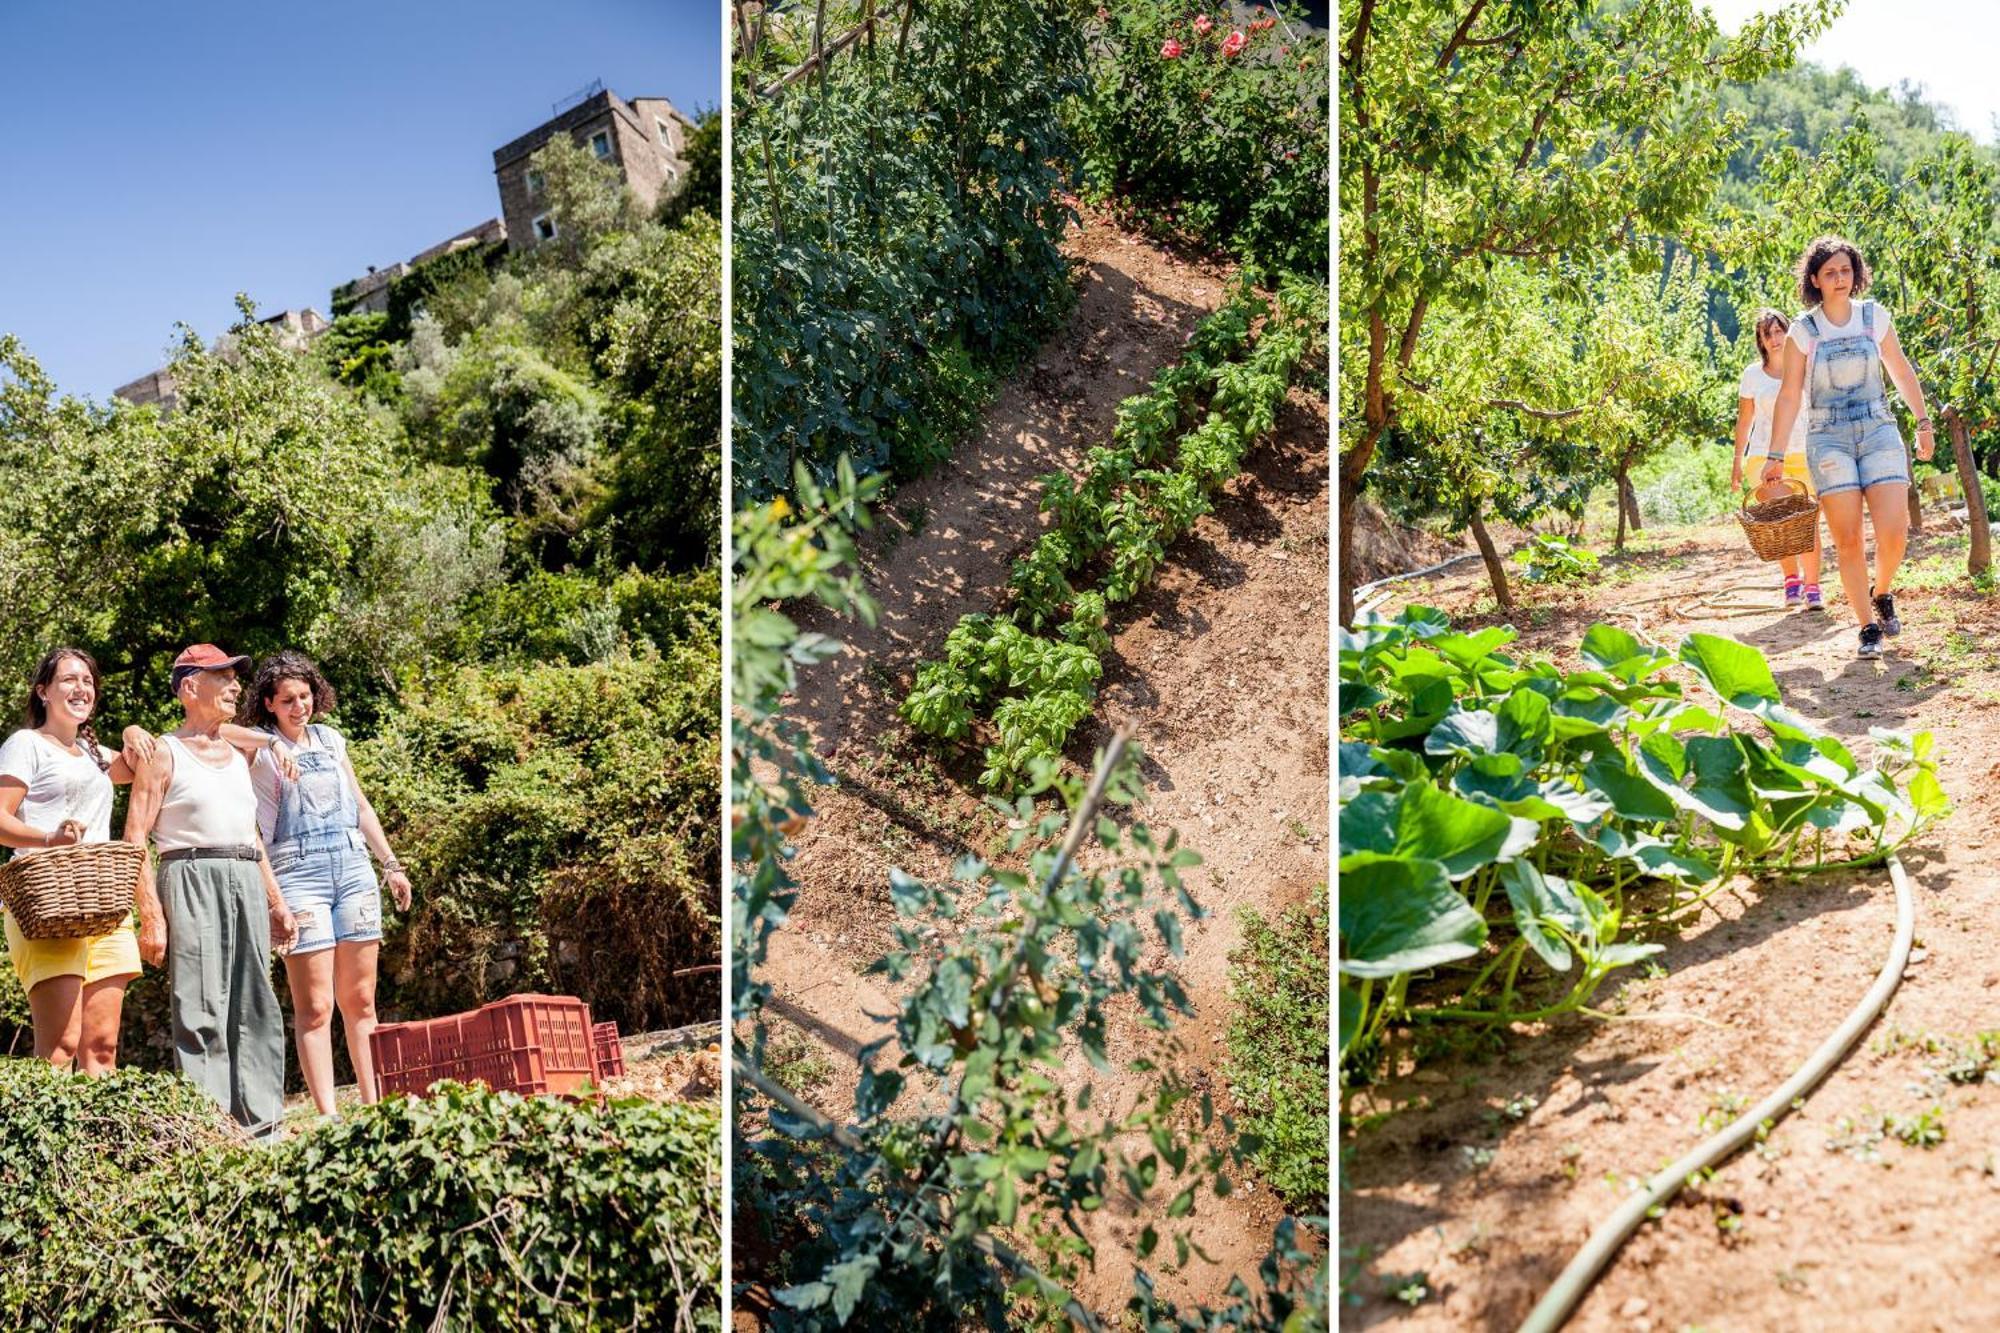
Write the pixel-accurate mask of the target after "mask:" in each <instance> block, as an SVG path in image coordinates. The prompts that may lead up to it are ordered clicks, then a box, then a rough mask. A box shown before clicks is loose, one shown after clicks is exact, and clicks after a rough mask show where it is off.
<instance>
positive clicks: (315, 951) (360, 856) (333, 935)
mask: <svg viewBox="0 0 2000 1333" xmlns="http://www.w3.org/2000/svg"><path fill="white" fill-rule="evenodd" d="M332 706H333V688H332V687H331V686H330V685H328V684H327V683H326V678H325V677H324V676H322V675H320V672H319V668H318V667H316V666H314V665H313V663H312V661H311V660H310V659H309V658H307V657H305V656H304V655H303V654H300V653H293V652H283V653H275V654H273V655H272V656H271V657H269V658H267V659H266V660H265V661H264V662H263V663H262V664H261V665H260V666H259V667H258V670H257V680H256V684H255V685H254V686H253V687H252V688H251V689H250V690H248V691H246V692H245V693H244V696H243V704H242V708H241V714H242V719H243V721H244V722H245V724H246V725H250V726H257V727H262V728H265V729H267V730H270V731H274V732H275V733H276V734H277V735H278V737H279V738H280V739H282V740H283V741H284V742H285V743H286V745H287V747H288V749H289V750H290V753H291V755H292V757H293V758H294V760H295V761H296V763H297V766H298V776H297V778H296V780H293V781H287V780H285V777H284V775H283V774H282V773H281V772H280V769H279V766H278V765H277V763H275V762H274V761H273V757H272V756H271V754H270V752H269V751H257V752H256V756H255V757H252V760H251V766H250V783H251V786H252V787H253V788H254V789H255V790H256V793H257V819H258V823H259V826H260V831H261V832H262V833H263V835H264V843H265V846H266V847H268V848H269V849H270V856H271V870H272V872H273V873H274V874H275V875H276V876H277V878H278V889H279V891H280V892H281V893H283V894H284V896H285V905H286V906H287V907H289V908H291V910H292V915H293V916H294V917H296V918H297V919H298V924H299V937H298V943H297V944H296V945H294V946H293V948H292V950H291V952H290V953H289V954H287V955H286V957H285V974H286V978H287V980H288V981H289V982H290V985H291V992H292V1022H293V1027H294V1029H295V1034H296V1038H297V1043H298V1051H299V1065H300V1067H301V1069H302V1070H303V1072H304V1074H305V1079H306V1087H307V1089H308V1090H309V1091H310V1092H311V1093H312V1097H313V1102H314V1104H315V1105H317V1106H318V1107H319V1110H320V1114H322V1115H331V1114H333V1109H334V1100H333V1010H334V1007H335V1005H336V1004H337V1005H338V1006H339V1009H340V1016H341V1018H342V1020H343V1021H344V1025H345V1027H346V1029H347V1054H348V1058H349V1059H350V1060H351V1061H352V1062H353V1065H354V1075H355V1081H356V1083H357V1084H358V1085H359V1089H360V1093H361V1100H362V1101H364V1102H372V1101H374V1100H375V1099H376V1095H377V1094H376V1088H375V1067H374V1062H373V1060H372V1059H370V1056H369V1051H368V1034H369V1033H371V1032H373V1031H374V1030H375V974H376V955H377V953H378V952H379V951H380V948H381V941H382V897H381V891H380V889H379V888H378V886H377V884H376V881H375V868H374V867H373V866H372V865H370V864H369V861H368V854H369V852H370V851H372V852H373V853H374V854H375V858H376V859H377V860H379V861H380V862H381V863H382V869H383V873H384V877H385V879H386V881H387V883H388V885H389V889H390V892H392V893H393V894H394V895H395V898H396V905H397V907H399V908H405V909H407V908H408V907H409V905H410V880H409V876H407V875H406V874H404V873H403V867H402V864H401V863H400V862H398V861H397V860H396V857H395V853H393V852H391V851H390V850H389V840H388V838H387V837H386V836H384V834H383V832H382V824H381V821H380V820H378V819H377V818H376V817H375V811H374V810H373V808H371V807H370V806H369V804H368V798H367V797H366V796H365V795H363V794H362V791H361V784H360V783H359V782H358V781H356V779H355V776H354V768H353V766H352V765H351V764H349V763H348V760H347V742H346V741H345V740H344V739H343V738H342V737H341V735H340V733H339V732H337V731H335V730H334V729H333V728H332V727H329V726H326V725H324V724H322V723H318V722H315V721H313V719H314V718H316V717H318V716H319V715H320V714H321V713H324V712H326V711H327V710H328V709H329V708H331V707H332Z"/></svg>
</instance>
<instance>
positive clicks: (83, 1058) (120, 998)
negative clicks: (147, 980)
mask: <svg viewBox="0 0 2000 1333" xmlns="http://www.w3.org/2000/svg"><path fill="white" fill-rule="evenodd" d="M137 975H138V973H136V972H127V973H124V974H123V975H121V976H116V977H100V978H98V979H97V980H96V981H93V982H91V983H90V984H89V985H87V986H85V987H84V988H83V1006H82V1007H83V1040H82V1043H81V1044H80V1045H79V1046H78V1047H77V1052H76V1066H77V1068H78V1069H80V1070H82V1071H83V1072H84V1073H86V1074H97V1075H103V1074H108V1073H110V1072H111V1071H112V1070H114V1069H116V1068H118V1023H119V1020H120V1019H122V1018H123V1017H124V1016H125V987H127V986H128V985H130V984H131V982H132V978H133V977H135V976H137Z"/></svg>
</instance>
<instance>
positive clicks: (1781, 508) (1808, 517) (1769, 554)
mask: <svg viewBox="0 0 2000 1333" xmlns="http://www.w3.org/2000/svg"><path fill="white" fill-rule="evenodd" d="M1771 485H1772V486H1782V487H1784V488H1785V493H1784V494H1783V495H1780V496H1778V497H1777V498H1775V499H1771V500H1758V501H1757V502H1756V503H1754V504H1746V505H1744V506H1743V508H1742V509H1741V510H1739V511H1738V512H1737V515H1736V521H1737V522H1739V523H1741V524H1742V525H1743V535H1744V536H1746V537H1748V538H1749V539H1750V549H1751V550H1753V551H1755V552H1756V553H1757V554H1758V556H1759V557H1761V558H1762V559H1765V560H1783V559H1784V558H1785V557H1786V556H1791V555H1804V554H1805V553H1806V552H1807V551H1810V550H1812V548H1813V543H1814V542H1815V541H1817V540H1818V538H1819V502H1818V501H1816V500H1814V499H1813V498H1812V497H1811V496H1810V495H1808V494H1807V493H1806V484H1805V483H1804V482H1802V481H1799V480H1797V479H1796V478H1792V477H1786V478H1784V479H1782V480H1780V481H1776V482H1773V483H1771ZM1768 489H1770V487H1759V488H1758V491H1757V493H1758V494H1759V495H1762V494H1763V493H1764V491H1765V490H1768Z"/></svg>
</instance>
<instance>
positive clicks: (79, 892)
mask: <svg viewBox="0 0 2000 1333" xmlns="http://www.w3.org/2000/svg"><path fill="white" fill-rule="evenodd" d="M145 857H146V851H145V848H143V847H138V846H135V845H134V844H132V843H129V842H122V841H118V842H79V843H72V844H70V845H69V846H67V847H51V848H49V849H48V850H46V851H37V852H31V853H29V854H28V855H26V856H16V857H15V858H14V859H13V860H11V861H9V862H7V864H6V865H5V866H0V902H4V903H6V905H7V910H8V911H10V912H12V913H13V914H14V924H15V925H17V926H19V927H20V928H21V934H23V935H24V936H26V937H27V938H29V939H31V940H71V939H80V938H82V937H84V936H86V935H102V934H104V933H106V932H107V931H111V930H116V929H117V928H118V927H119V926H120V925H122V924H123V923H124V921H125V919H126V918H127V917H128V916H130V915H131V914H132V903H133V900H134V898H135V897H136V896H137V894H138V890H139V868H140V866H141V865H142V864H144V862H145Z"/></svg>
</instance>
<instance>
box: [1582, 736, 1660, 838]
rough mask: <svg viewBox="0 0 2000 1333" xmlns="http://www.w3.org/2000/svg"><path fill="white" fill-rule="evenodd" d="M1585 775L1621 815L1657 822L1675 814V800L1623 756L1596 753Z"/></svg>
mask: <svg viewBox="0 0 2000 1333" xmlns="http://www.w3.org/2000/svg"><path fill="white" fill-rule="evenodd" d="M1583 779H1584V781H1585V782H1587V783H1589V784H1590V786H1591V788H1592V789H1593V790H1595V791H1597V792H1600V793H1601V794H1602V795H1603V796H1604V798H1605V799H1606V800H1608V801H1610V802H1611V809H1612V811H1613V813H1615V814H1616V815H1617V816H1618V817H1619V818H1620V819H1630V820H1634V821H1636V822H1639V823H1647V824H1657V823H1659V822H1660V821H1662V820H1666V819H1672V818H1673V817H1674V814H1675V806H1674V803H1673V802H1672V801H1671V800H1669V799H1668V798H1667V797H1666V796H1664V795H1663V794H1661V792H1660V791H1659V790H1658V789H1657V788H1656V787H1654V786H1653V784H1652V783H1650V782H1648V781H1647V780H1646V779H1645V778H1642V777H1639V776H1637V775H1635V774H1634V773H1632V772H1631V770H1630V769H1628V768H1627V767H1626V766H1625V762H1624V760H1623V758H1622V757H1621V756H1618V755H1616V754H1610V753H1606V754H1599V755H1597V756H1596V757H1595V758H1593V759H1592V760H1591V761H1590V762H1589V763H1587V764H1585V765H1584V766H1583Z"/></svg>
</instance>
